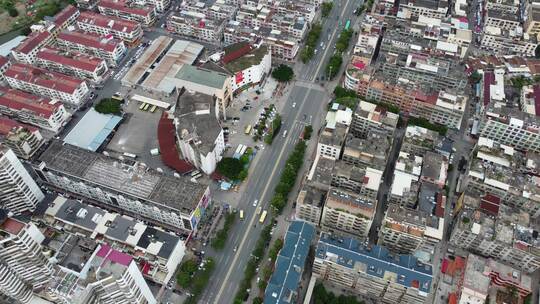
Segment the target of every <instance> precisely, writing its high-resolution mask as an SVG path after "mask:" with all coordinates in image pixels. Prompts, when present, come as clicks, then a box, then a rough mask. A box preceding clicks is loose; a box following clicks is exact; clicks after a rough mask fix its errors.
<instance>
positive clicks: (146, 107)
mask: <svg viewBox="0 0 540 304" xmlns="http://www.w3.org/2000/svg"><path fill="white" fill-rule="evenodd" d="M149 107H150V104H149V103H147V104H146V105H145V106H144V108H143V111H148V108H149Z"/></svg>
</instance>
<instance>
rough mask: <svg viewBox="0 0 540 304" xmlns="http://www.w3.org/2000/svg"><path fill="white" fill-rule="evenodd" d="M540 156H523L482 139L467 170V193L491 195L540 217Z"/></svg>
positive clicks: (503, 146) (512, 149)
mask: <svg viewBox="0 0 540 304" xmlns="http://www.w3.org/2000/svg"><path fill="white" fill-rule="evenodd" d="M538 159H539V157H538V154H536V153H532V152H530V153H523V152H520V151H518V150H516V149H514V148H512V147H511V146H507V145H502V144H497V143H496V142H494V141H493V140H491V139H487V138H484V137H480V138H479V139H478V143H477V146H476V148H475V150H474V151H473V155H472V157H471V162H470V168H469V170H468V175H467V182H468V184H467V185H468V189H469V190H470V191H473V192H475V193H477V194H478V195H486V194H492V195H495V196H497V197H499V198H500V199H501V201H502V203H503V204H505V205H508V206H511V207H514V208H517V209H519V210H523V211H525V212H527V213H529V214H530V215H531V216H533V217H537V216H539V215H540V204H539V202H540V191H539V189H540V187H539V182H538V180H537V179H535V178H534V174H535V173H534V172H536V171H537V170H538V164H539V163H540V161H539V160H538Z"/></svg>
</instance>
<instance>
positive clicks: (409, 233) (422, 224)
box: [380, 195, 444, 254]
mask: <svg viewBox="0 0 540 304" xmlns="http://www.w3.org/2000/svg"><path fill="white" fill-rule="evenodd" d="M437 199H440V200H441V201H440V202H437V203H438V204H442V203H444V202H443V201H442V199H443V198H442V195H438V198H437ZM439 215H440V216H443V215H444V214H439ZM443 228H444V219H443V218H442V217H437V216H433V215H432V214H431V213H427V212H424V211H423V210H420V209H411V208H407V207H403V206H399V205H397V204H390V205H389V206H388V208H387V209H386V213H385V215H384V219H383V222H382V225H381V231H380V234H381V240H382V241H381V244H382V245H384V246H386V247H387V248H388V249H390V250H392V251H393V252H398V253H400V254H413V253H415V252H416V251H417V250H419V249H421V248H422V247H426V245H430V244H436V243H438V242H439V241H440V240H442V238H443Z"/></svg>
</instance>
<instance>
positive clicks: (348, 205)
mask: <svg viewBox="0 0 540 304" xmlns="http://www.w3.org/2000/svg"><path fill="white" fill-rule="evenodd" d="M376 206H377V202H374V201H371V200H366V199H364V198H362V197H361V196H360V195H358V194H356V193H353V192H350V191H345V190H341V189H336V188H330V190H329V191H328V194H327V196H326V201H325V203H324V208H323V212H322V216H321V227H322V229H323V230H324V231H328V232H330V233H332V234H334V235H344V236H352V237H366V236H367V235H368V233H369V229H370V228H371V223H372V222H373V217H374V215H375V209H376Z"/></svg>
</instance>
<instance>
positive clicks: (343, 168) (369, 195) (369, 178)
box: [330, 161, 382, 203]
mask: <svg viewBox="0 0 540 304" xmlns="http://www.w3.org/2000/svg"><path fill="white" fill-rule="evenodd" d="M381 181H382V171H381V170H376V169H373V168H370V167H369V166H365V165H356V166H351V165H349V164H347V163H345V162H343V161H337V162H335V165H334V169H333V170H332V180H331V182H330V185H331V186H332V187H335V188H338V189H343V190H346V191H350V192H353V193H356V194H358V195H359V196H360V197H361V198H362V199H365V200H368V201H371V202H373V203H376V202H377V193H378V192H379V185H380V183H381Z"/></svg>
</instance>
